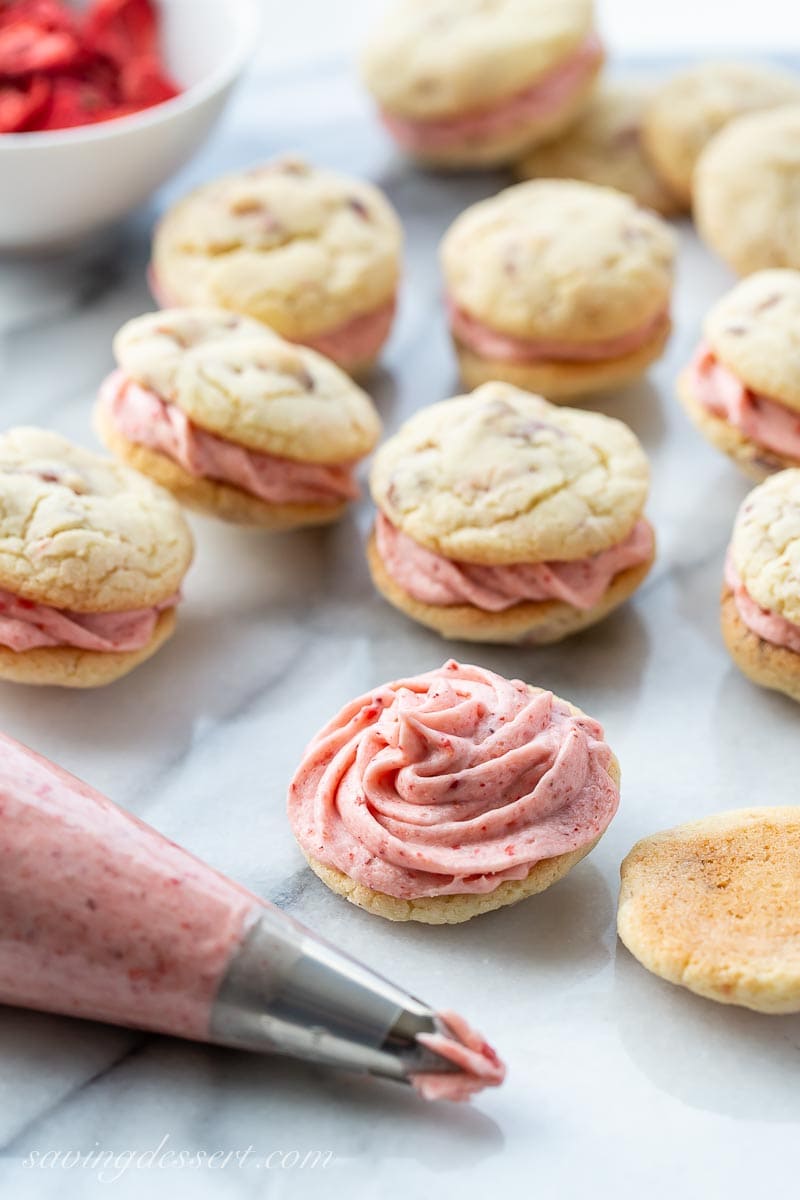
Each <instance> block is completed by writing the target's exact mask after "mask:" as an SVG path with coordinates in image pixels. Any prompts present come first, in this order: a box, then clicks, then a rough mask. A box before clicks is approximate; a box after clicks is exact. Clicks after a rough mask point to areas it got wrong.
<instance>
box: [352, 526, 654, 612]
mask: <svg viewBox="0 0 800 1200" xmlns="http://www.w3.org/2000/svg"><path fill="white" fill-rule="evenodd" d="M375 534H376V538H377V544H378V553H379V554H380V556H381V561H382V562H383V565H384V566H385V567H386V570H387V571H388V572H389V574H390V575H391V577H392V579H394V581H395V583H398V584H399V585H400V587H401V588H402V589H403V591H405V592H408V594H409V596H413V597H414V599H415V600H419V601H421V603H423V604H436V605H442V606H444V605H449V604H473V605H474V606H475V607H476V608H481V609H484V610H485V611H486V612H502V611H503V610H504V609H506V608H511V607H512V605H514V604H519V603H521V602H522V601H525V600H535V601H541V600H563V601H564V602H565V603H567V604H572V605H573V606H574V607H575V608H580V609H584V610H585V609H589V608H593V607H594V605H595V604H597V603H598V602H599V601H600V600H601V599H602V598H603V596H604V595H605V593H606V591H607V590H608V586H609V584H610V583H611V581H612V579H613V578H614V577H615V576H616V575H618V574H619V573H620V571H625V570H627V569H628V568H629V567H635V566H638V565H639V564H640V563H643V562H647V561H648V559H649V558H650V557H651V556H652V553H653V542H654V539H653V531H652V529H651V528H650V526H649V525H648V523H647V521H645V520H640V521H637V523H636V524H635V525H634V527H633V529H632V530H631V532H630V534H629V535H628V537H627V538H625V540H624V541H623V542H620V543H619V544H618V545H616V546H611V547H609V549H608V550H602V551H601V552H600V553H599V554H594V555H592V556H591V557H590V558H579V559H575V560H574V561H573V562H539V563H512V564H511V565H510V566H502V567H487V566H478V565H477V564H475V563H466V562H454V561H453V560H452V559H449V558H445V557H444V556H443V555H441V554H436V552H435V551H433V550H428V549H426V548H425V547H424V546H420V545H419V543H418V542H415V541H414V540H413V539H412V538H410V537H409V536H408V535H407V534H405V533H403V532H401V530H399V529H398V528H397V526H396V525H393V524H392V523H391V521H390V520H389V519H388V518H387V517H386V516H384V514H383V513H380V512H379V513H378V518H377V521H376V524H375Z"/></svg>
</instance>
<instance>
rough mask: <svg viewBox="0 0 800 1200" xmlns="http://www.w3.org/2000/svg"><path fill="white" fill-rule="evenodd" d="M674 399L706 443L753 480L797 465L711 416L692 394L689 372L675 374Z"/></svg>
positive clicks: (720, 418) (793, 459)
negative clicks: (676, 381)
mask: <svg viewBox="0 0 800 1200" xmlns="http://www.w3.org/2000/svg"><path fill="white" fill-rule="evenodd" d="M678 398H679V400H680V402H681V404H682V405H683V407H684V409H685V411H686V413H687V415H688V417H689V419H690V420H691V422H692V424H693V425H694V426H695V428H696V429H697V430H698V431H699V432H700V433H702V435H703V437H704V438H705V439H706V441H707V442H710V443H711V445H712V446H715V447H716V448H717V450H721V451H722V453H723V454H726V455H727V456H728V458H730V459H731V460H732V461H733V462H735V463H736V465H737V467H739V469H740V470H741V471H743V472H744V473H745V475H747V477H748V478H749V479H753V480H755V482H756V483H763V482H764V480H765V479H766V478H767V477H768V476H769V475H773V474H774V473H775V471H785V470H786V469H787V468H789V467H800V462H798V460H797V459H795V458H787V457H785V455H782V454H777V453H776V452H775V451H774V450H768V449H767V447H766V446H760V445H759V444H758V442H753V441H751V440H750V438H748V437H745V435H744V434H743V433H742V432H741V430H739V429H737V428H736V426H735V425H732V424H731V422H730V421H726V420H725V418H724V417H718V416H715V414H714V413H712V412H709V410H708V409H707V408H706V406H705V405H704V404H700V402H699V401H698V400H696V399H695V397H694V392H693V391H692V385H691V380H690V375H689V372H688V371H684V372H683V373H682V374H681V375H680V376H679V377H678Z"/></svg>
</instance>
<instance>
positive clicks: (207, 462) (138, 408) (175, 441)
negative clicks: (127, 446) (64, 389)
mask: <svg viewBox="0 0 800 1200" xmlns="http://www.w3.org/2000/svg"><path fill="white" fill-rule="evenodd" d="M100 400H101V403H102V404H103V405H104V406H105V408H106V411H107V413H108V415H109V418H110V420H111V421H112V422H113V424H114V427H115V428H116V429H117V430H118V431H119V432H120V433H121V434H122V435H123V437H125V438H127V439H128V441H130V442H134V443H136V445H139V446H147V447H149V448H150V449H151V450H155V451H157V452H158V453H159V454H164V455H166V456H167V457H168V458H171V459H172V460H173V462H176V463H178V464H179V466H181V467H183V469H184V471H188V472H189V474H190V475H195V476H197V477H198V478H200V479H212V480H215V481H216V482H219V483H227V484H231V485H233V486H234V487H238V488H241V489H242V491H245V492H248V493H249V494H250V495H252V496H257V497H258V499H259V500H264V501H266V502H267V503H268V504H339V503H341V501H342V500H355V499H357V498H358V496H359V488H358V484H357V483H356V481H355V479H354V478H353V467H352V464H351V463H342V464H339V465H335V466H330V465H327V464H321V463H302V462H294V461H293V460H292V459H288V458H276V457H274V456H273V455H271V454H261V453H259V452H258V451H255V450H248V449H247V448H246V447H245V446H237V445H236V444H235V443H234V442H229V441H226V440H225V439H224V438H221V437H217V435H216V434H214V433H207V432H206V430H204V429H200V428H199V427H198V426H197V425H193V424H192V422H191V421H190V420H189V418H188V417H187V416H186V414H185V413H184V412H183V411H182V409H180V408H179V407H178V405H177V404H170V403H169V402H168V401H166V400H162V398H161V397H160V396H159V395H157V393H156V392H154V391H151V389H150V388H145V387H142V386H141V385H140V384H138V383H134V381H133V380H132V379H129V378H128V377H127V376H126V375H125V374H124V373H123V372H122V371H114V372H113V373H112V374H111V375H109V377H108V378H107V379H106V381H105V383H104V384H103V386H102V388H101V392H100Z"/></svg>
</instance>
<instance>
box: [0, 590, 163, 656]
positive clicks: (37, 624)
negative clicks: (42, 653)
mask: <svg viewBox="0 0 800 1200" xmlns="http://www.w3.org/2000/svg"><path fill="white" fill-rule="evenodd" d="M179 600H180V596H178V595H175V596H171V597H170V598H169V599H168V600H164V601H163V602H162V603H161V604H157V605H155V606H154V607H153V608H135V609H130V610H129V611H127V612H114V613H75V612H67V611H66V610H65V609H61V608H49V607H48V606H47V605H46V604H36V603H35V602H34V601H33V600H24V599H23V598H22V597H21V596H15V595H14V593H13V592H4V591H0V645H2V646H7V647H8V648H9V649H10V650H15V651H17V652H22V651H25V650H36V649H38V648H39V647H40V646H74V647H75V648H76V649H78V650H101V651H108V650H117V651H124V650H142V649H143V648H144V647H145V646H146V645H147V643H148V642H149V641H150V639H151V638H152V636H153V633H154V631H155V627H156V622H157V621H158V617H159V614H160V613H162V612H164V611H165V610H166V609H168V608H174V607H175V605H176V604H177V603H178V601H179Z"/></svg>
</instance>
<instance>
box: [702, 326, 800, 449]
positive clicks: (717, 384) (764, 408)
mask: <svg viewBox="0 0 800 1200" xmlns="http://www.w3.org/2000/svg"><path fill="white" fill-rule="evenodd" d="M689 373H690V378H691V381H692V392H693V395H694V396H695V398H696V399H697V401H698V402H699V403H700V404H702V405H703V406H704V407H705V408H707V409H708V410H709V412H712V413H713V414H714V416H715V417H722V418H723V420H725V421H729V422H730V424H731V425H734V426H735V427H736V428H737V429H739V430H741V432H742V433H743V434H744V436H745V437H747V438H750V440H751V441H753V442H757V443H758V445H759V446H764V447H766V449H768V450H773V451H774V452H775V453H776V454H781V455H785V456H786V457H788V458H797V459H800V412H796V411H795V410H794V409H791V408H787V407H786V405H784V404H781V403H780V402H779V401H778V400H771V399H769V398H768V397H767V396H759V395H758V394H757V393H756V392H752V391H751V390H750V389H749V388H748V387H747V385H746V384H745V383H743V382H742V380H741V379H738V378H737V377H736V375H734V374H733V372H732V371H731V370H729V369H728V367H726V366H725V365H724V364H723V363H721V362H720V361H719V359H718V358H717V356H716V354H715V353H714V351H713V350H712V349H711V346H710V345H709V344H708V342H701V343H700V346H699V347H698V349H697V352H696V354H695V356H694V358H693V359H692V362H691V365H690V367H689Z"/></svg>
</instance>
